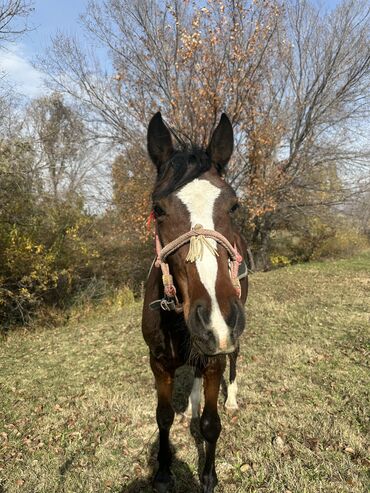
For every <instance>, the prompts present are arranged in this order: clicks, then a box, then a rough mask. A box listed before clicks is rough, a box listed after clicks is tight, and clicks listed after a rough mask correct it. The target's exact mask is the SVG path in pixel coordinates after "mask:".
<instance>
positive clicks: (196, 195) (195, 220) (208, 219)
mask: <svg viewBox="0 0 370 493" xmlns="http://www.w3.org/2000/svg"><path fill="white" fill-rule="evenodd" d="M220 193H221V189H220V188H218V187H216V186H215V185H212V183H210V182H209V181H207V180H199V179H195V180H193V181H192V182H190V183H188V184H187V185H185V186H184V187H183V188H182V189H181V190H180V191H179V192H178V193H177V197H178V198H179V199H180V200H181V202H182V203H183V204H184V205H185V206H186V208H187V209H188V211H189V214H190V223H191V227H192V228H193V227H194V226H195V225H196V224H201V225H202V226H203V228H205V229H213V230H214V229H215V226H214V222H213V209H214V204H215V201H216V199H217V197H218V196H219V195H220ZM209 241H210V243H212V245H213V246H214V247H215V248H216V246H217V245H216V241H215V240H212V239H209ZM196 267H197V270H198V274H199V278H200V280H201V282H202V284H203V285H204V287H205V288H206V290H207V292H208V294H209V296H210V298H211V316H210V329H211V330H212V331H213V333H214V334H215V337H216V340H217V341H218V344H219V348H220V349H227V348H228V347H229V329H228V327H227V325H226V322H225V320H224V317H223V316H222V313H221V310H220V307H219V304H218V301H217V298H216V279H217V268H218V265H217V259H216V257H215V256H214V255H212V253H211V252H210V251H209V250H208V248H204V250H203V258H202V259H201V260H197V261H196Z"/></svg>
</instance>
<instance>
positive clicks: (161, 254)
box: [155, 224, 243, 298]
mask: <svg viewBox="0 0 370 493" xmlns="http://www.w3.org/2000/svg"><path fill="white" fill-rule="evenodd" d="M209 239H213V240H215V241H216V242H217V243H219V244H220V245H222V246H223V247H224V248H225V249H226V251H227V252H228V254H229V258H230V277H231V282H232V285H233V287H234V289H235V292H236V294H237V296H238V297H239V298H240V296H241V287H240V282H239V279H238V271H239V266H240V264H241V263H242V261H243V257H242V256H241V255H240V253H239V252H238V249H237V247H236V244H235V243H234V246H232V245H231V243H230V242H229V240H228V239H227V238H225V236H223V235H222V234H221V233H219V232H218V231H214V230H212V229H204V228H203V227H202V225H200V224H197V225H195V226H194V228H193V229H191V230H190V231H188V232H186V233H184V234H183V235H181V236H179V237H178V238H176V239H175V240H173V241H171V242H170V243H168V244H167V245H166V246H165V247H163V248H162V245H161V242H160V240H159V237H158V233H156V235H155V246H156V253H157V259H156V261H155V266H156V267H160V268H161V270H162V282H163V286H164V293H165V295H166V296H167V297H168V298H176V287H175V285H174V283H173V277H172V275H171V273H170V268H169V265H168V263H167V262H166V258H167V257H168V256H169V255H170V254H171V253H173V252H175V251H176V250H178V249H179V248H180V247H181V246H183V245H185V244H186V243H188V242H190V248H189V253H188V255H187V257H186V261H187V262H195V261H196V260H199V259H202V257H203V252H204V249H205V248H207V249H208V250H209V251H210V252H211V253H212V254H213V255H215V256H218V252H217V249H216V248H214V246H213V245H212V244H211V243H210V242H209Z"/></svg>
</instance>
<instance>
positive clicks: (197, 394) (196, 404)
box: [184, 369, 202, 419]
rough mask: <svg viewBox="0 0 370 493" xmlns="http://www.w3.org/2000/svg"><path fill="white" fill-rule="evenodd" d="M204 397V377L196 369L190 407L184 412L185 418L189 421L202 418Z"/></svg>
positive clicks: (189, 400) (189, 401) (189, 402)
mask: <svg viewBox="0 0 370 493" xmlns="http://www.w3.org/2000/svg"><path fill="white" fill-rule="evenodd" d="M201 396H202V375H201V372H200V371H199V370H198V369H196V370H195V376H194V382H193V387H192V389H191V393H190V395H189V399H188V407H187V408H186V410H185V412H184V416H185V417H186V418H188V419H191V418H199V416H200V400H201Z"/></svg>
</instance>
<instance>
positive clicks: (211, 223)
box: [142, 113, 247, 493]
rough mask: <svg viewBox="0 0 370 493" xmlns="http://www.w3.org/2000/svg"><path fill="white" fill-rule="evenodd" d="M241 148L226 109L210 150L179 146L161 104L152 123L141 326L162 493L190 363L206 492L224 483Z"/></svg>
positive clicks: (240, 318)
mask: <svg viewBox="0 0 370 493" xmlns="http://www.w3.org/2000/svg"><path fill="white" fill-rule="evenodd" d="M232 151H233V129H232V126H231V123H230V121H229V119H228V117H227V116H226V115H225V114H223V115H222V117H221V120H220V122H219V124H218V126H217V128H216V130H215V131H214V133H213V135H212V138H211V141H210V144H209V146H208V147H207V149H206V150H202V149H187V150H181V151H180V150H175V149H174V147H173V145H172V139H171V134H170V132H169V130H168V128H167V127H166V126H165V124H164V123H163V120H162V117H161V114H160V113H157V114H156V115H154V117H153V118H152V119H151V121H150V123H149V127H148V152H149V155H150V157H151V159H152V161H153V163H154V165H155V166H156V168H157V180H156V184H155V188H154V191H153V195H152V198H153V214H154V217H155V220H156V221H155V222H156V235H157V256H158V257H157V262H156V264H155V265H154V266H153V268H152V269H151V271H150V274H149V277H148V281H147V285H146V291H145V299H144V308H143V322H142V329H143V335H144V339H145V341H146V343H147V345H148V346H149V349H150V364H151V368H152V371H153V374H154V377H155V382H156V389H157V396H158V405H157V423H158V427H159V453H158V462H159V469H158V472H157V473H156V475H155V478H154V488H155V489H156V491H158V492H168V491H169V490H170V488H171V485H172V476H171V470H170V467H171V450H170V444H169V431H170V428H171V425H172V423H173V419H174V414H175V413H174V410H173V407H172V404H171V397H172V389H173V382H174V374H175V370H176V369H177V368H178V367H180V366H182V365H185V364H188V365H191V366H194V367H195V380H194V384H193V389H192V392H191V395H190V398H189V406H188V409H187V412H186V414H187V415H189V416H193V417H195V416H198V415H199V411H200V392H201V382H202V378H203V381H204V401H205V403H204V409H203V413H202V415H201V417H200V430H201V433H202V436H203V437H204V440H205V443H206V455H205V465H204V470H203V472H202V475H201V482H202V488H203V490H202V491H203V492H206V493H211V492H213V491H214V488H215V486H216V484H217V475H216V471H215V450H216V442H217V439H218V437H219V435H220V432H221V423H220V418H219V415H218V412H217V400H218V394H219V389H220V383H221V378H222V375H223V372H224V370H225V366H226V354H228V355H229V359H230V381H229V385H228V398H227V401H226V404H225V405H226V407H229V408H233V409H234V408H236V407H237V404H236V380H235V378H236V360H237V356H238V352H239V342H238V338H239V336H240V334H241V333H242V331H243V330H244V326H245V314H244V303H245V300H246V297H247V277H244V278H243V279H242V280H241V282H240V283H239V280H238V276H237V270H238V267H239V264H240V262H241V257H240V255H239V252H241V253H242V254H243V255H244V253H245V252H246V247H245V243H244V241H243V240H242V238H241V237H240V235H239V234H238V232H237V231H236V229H235V226H234V224H233V220H232V214H233V212H234V211H235V210H236V209H237V207H238V200H237V197H236V194H235V192H234V191H233V189H232V188H231V187H230V185H228V184H227V183H226V182H225V181H224V179H223V175H224V172H225V167H226V164H227V163H228V161H229V159H230V157H231V154H232Z"/></svg>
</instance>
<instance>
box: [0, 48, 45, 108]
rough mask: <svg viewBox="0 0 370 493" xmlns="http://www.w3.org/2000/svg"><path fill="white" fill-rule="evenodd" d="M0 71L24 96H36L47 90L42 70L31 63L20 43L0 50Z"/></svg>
mask: <svg viewBox="0 0 370 493" xmlns="http://www.w3.org/2000/svg"><path fill="white" fill-rule="evenodd" d="M0 72H1V74H2V75H5V77H6V80H7V82H8V83H10V84H11V85H12V86H14V89H15V90H16V91H17V92H19V93H21V94H23V95H24V96H27V97H30V98H34V97H37V96H40V95H41V94H42V93H43V92H45V86H44V84H43V81H42V77H43V76H42V74H41V72H39V71H38V70H36V69H35V68H34V67H33V66H32V65H31V63H30V61H29V60H28V59H27V55H26V54H25V50H24V49H23V47H22V45H20V44H18V45H12V46H11V47H7V48H6V49H2V50H0Z"/></svg>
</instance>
